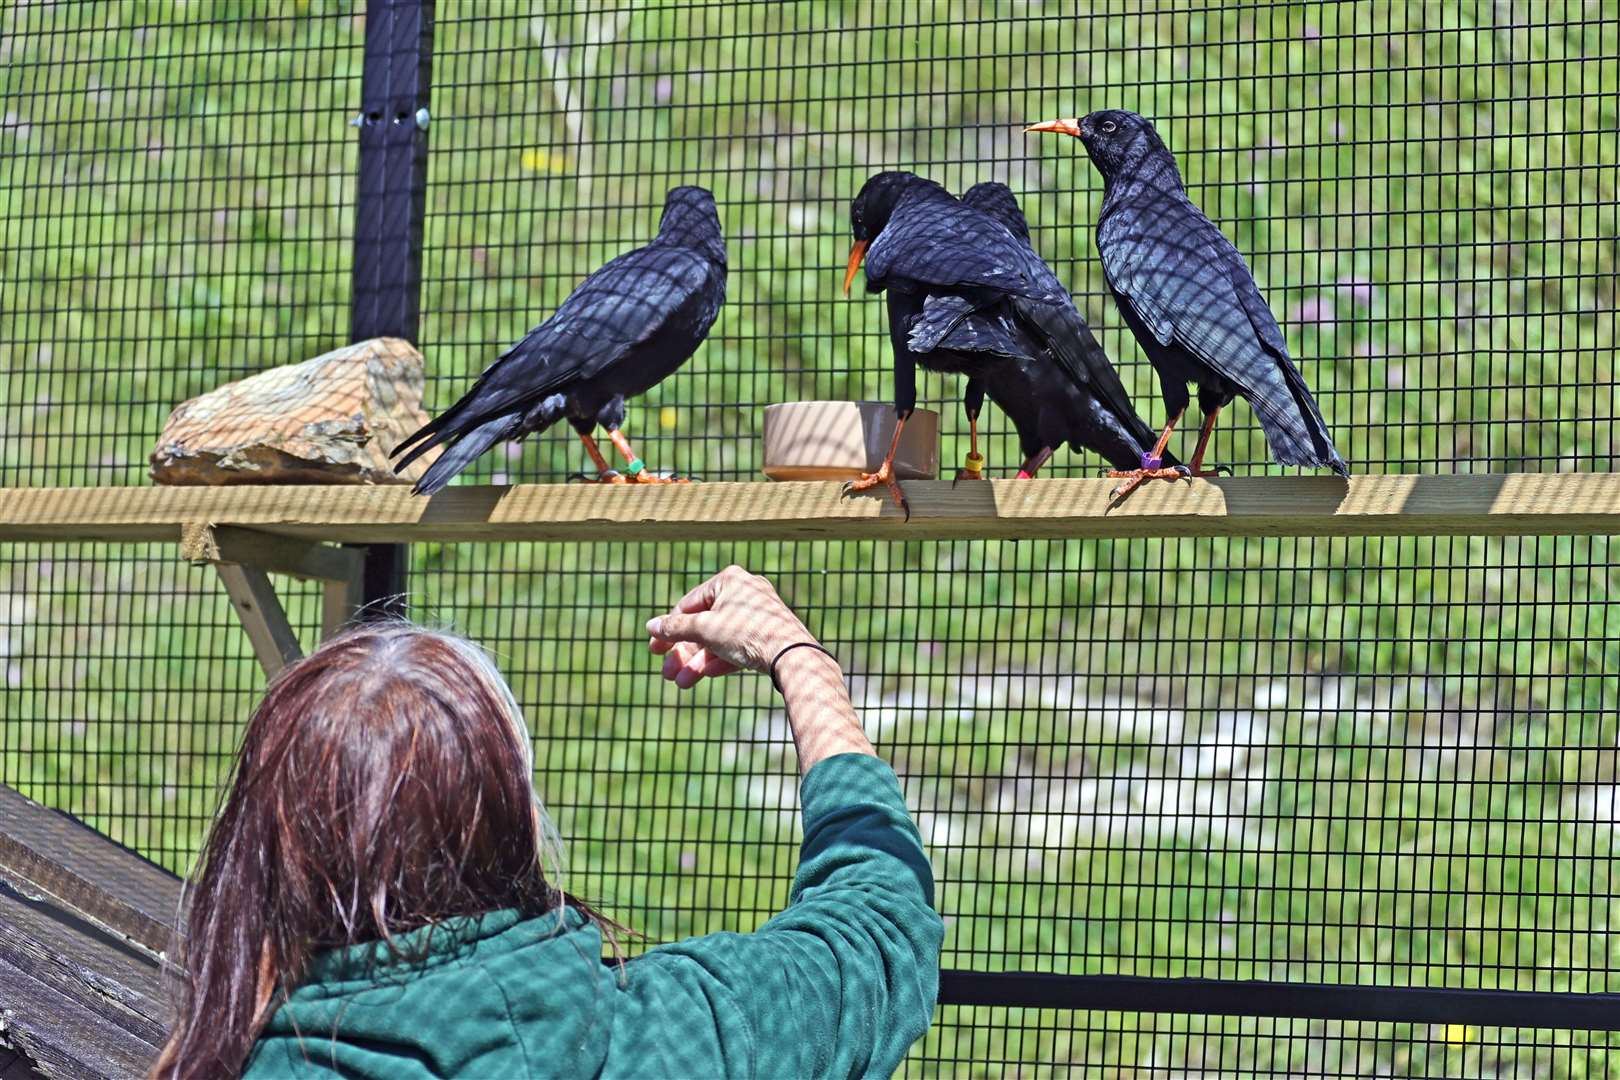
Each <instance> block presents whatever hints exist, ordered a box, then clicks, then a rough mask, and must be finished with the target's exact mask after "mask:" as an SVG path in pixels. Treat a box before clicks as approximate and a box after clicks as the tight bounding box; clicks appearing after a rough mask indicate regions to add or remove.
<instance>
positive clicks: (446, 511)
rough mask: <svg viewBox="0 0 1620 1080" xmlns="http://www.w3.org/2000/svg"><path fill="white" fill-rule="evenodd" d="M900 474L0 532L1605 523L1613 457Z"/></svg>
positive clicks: (1005, 534)
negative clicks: (1594, 467) (1153, 477)
mask: <svg viewBox="0 0 1620 1080" xmlns="http://www.w3.org/2000/svg"><path fill="white" fill-rule="evenodd" d="M1114 483H1115V482H1114V481H1111V480H1103V479H1097V480H1089V479H1085V480H1034V481H1027V480H989V481H973V482H963V483H959V484H954V485H953V484H952V483H951V482H950V481H944V480H932V481H912V482H908V483H906V484H905V490H906V493H907V497H908V499H909V500H910V503H911V510H912V514H911V520H910V521H909V522H908V521H906V520H905V519H904V518H903V516H902V515H901V513H900V511H899V509H898V508H896V507H895V506H894V505H893V504H892V503H891V502H889V501H888V500H887V499H884V498H878V497H876V496H875V495H860V496H855V497H846V496H844V495H842V486H841V485H839V484H836V483H827V482H820V483H768V482H756V483H712V484H679V485H659V486H647V487H625V486H606V485H594V484H520V485H516V486H513V487H477V486H467V487H452V488H449V489H446V490H445V491H443V492H441V493H439V494H438V495H437V496H435V497H433V498H432V499H423V498H419V497H417V496H414V495H412V494H411V493H410V491H409V490H408V489H407V488H405V487H346V486H330V487H322V486H305V487H247V486H242V487H221V488H202V487H173V488H163V487H121V488H10V489H0V541H31V542H43V541H53V540H55V541H69V540H71V541H87V540H88V541H97V540H100V541H153V540H157V541H176V540H178V539H179V536H180V531H181V528H182V526H184V525H188V524H189V525H196V524H207V525H214V526H234V527H240V528H246V529H254V530H258V531H261V532H267V533H274V534H278V535H281V536H291V537H299V538H302V539H305V540H317V541H327V542H338V543H356V544H361V543H363V544H393V543H400V544H409V543H427V542H436V543H477V542H491V541H510V540H566V541H581V542H583V541H616V542H623V541H644V540H656V541H666V542H674V541H681V540H715V541H739V540H939V539H990V540H998V539H1001V540H1016V539H1038V538H1083V537H1095V538H1107V537H1114V538H1131V537H1153V536H1161V537H1174V536H1457V535H1513V534H1520V535H1530V534H1548V535H1551V534H1593V533H1620V474H1612V475H1611V474H1607V473H1539V474H1538V473H1513V474H1483V475H1456V476H1407V475H1400V476H1357V477H1352V478H1351V479H1349V480H1348V481H1347V480H1342V479H1340V478H1338V477H1332V476H1272V477H1236V478H1220V479H1215V480H1190V481H1180V482H1176V483H1165V482H1156V483H1153V484H1149V485H1147V486H1146V487H1144V488H1142V489H1141V490H1139V491H1137V492H1136V493H1135V494H1133V495H1132V496H1131V497H1130V498H1128V499H1126V500H1125V501H1124V503H1123V504H1121V505H1119V506H1111V505H1110V500H1109V492H1110V490H1111V489H1112V488H1113V486H1114Z"/></svg>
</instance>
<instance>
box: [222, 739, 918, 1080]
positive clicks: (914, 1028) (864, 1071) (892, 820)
mask: <svg viewBox="0 0 1620 1080" xmlns="http://www.w3.org/2000/svg"><path fill="white" fill-rule="evenodd" d="M800 799H801V802H802V804H803V807H804V845H803V847H802V848H801V851H800V856H799V872H798V874H797V875H796V876H795V877H794V879H793V892H792V898H791V901H790V902H789V904H788V907H787V910H785V911H783V912H782V913H781V914H780V915H777V916H775V917H774V918H772V919H770V920H769V921H767V922H766V923H765V924H764V925H763V926H761V927H760V928H759V929H757V930H755V931H754V932H753V933H751V934H729V933H725V934H709V935H707V936H706V937H698V938H692V939H690V940H687V941H681V942H677V943H675V944H671V945H660V946H658V947H656V948H653V949H650V950H648V951H647V952H646V953H644V954H643V955H641V956H639V957H637V958H635V959H633V960H631V961H629V962H628V963H626V964H625V965H624V970H623V972H622V974H621V972H620V970H619V969H618V968H617V967H616V966H609V965H604V964H603V963H602V962H601V955H602V940H601V936H600V935H599V934H598V932H597V930H596V928H595V927H594V926H591V925H590V924H588V923H587V922H586V921H585V919H584V918H583V917H582V916H581V915H579V913H577V912H575V911H572V910H569V911H567V912H565V913H562V914H548V915H545V916H541V917H538V918H524V917H522V916H520V915H519V914H518V913H517V912H514V911H494V912H490V913H489V914H487V915H484V916H481V917H478V918H469V919H462V920H455V921H453V922H451V923H445V924H441V925H439V926H437V927H435V928H433V930H432V937H431V939H430V940H429V941H428V943H427V948H428V954H427V959H426V960H425V961H424V962H421V963H412V964H408V965H407V964H393V965H390V964H387V963H386V962H379V960H380V958H382V957H384V956H385V953H384V952H383V951H382V949H381V947H380V946H378V945H367V946H357V947H355V948H352V949H345V950H338V951H334V952H331V953H326V954H323V955H321V956H319V957H317V958H316V961H315V963H314V966H313V969H312V972H311V977H310V979H309V980H308V981H307V982H306V983H305V984H304V985H302V986H300V987H298V988H297V989H296V990H295V991H294V992H293V993H292V994H291V995H290V997H289V998H288V1000H287V1001H286V1003H285V1004H283V1005H282V1006H281V1008H279V1009H278V1010H277V1011H276V1012H275V1014H274V1015H273V1016H272V1017H271V1018H270V1022H269V1024H268V1025H267V1027H266V1028H265V1031H264V1034H263V1035H262V1036H261V1038H260V1040H259V1042H258V1045H257V1046H255V1048H254V1051H253V1055H252V1056H251V1057H250V1058H249V1060H248V1067H247V1070H246V1073H245V1076H246V1077H248V1078H249V1080H269V1078H272V1077H336V1076H342V1077H377V1078H387V1080H410V1078H426V1077H493V1078H504V1077H513V1078H517V1077H530V1076H555V1077H660V1078H663V1077H669V1078H677V1080H678V1078H681V1077H694V1078H695V1077H721V1076H780V1077H794V1078H799V1077H815V1076H888V1075H890V1074H891V1073H892V1072H893V1071H894V1070H895V1068H896V1067H897V1066H898V1064H899V1062H900V1059H901V1057H902V1056H903V1055H904V1054H905V1052H906V1049H907V1048H908V1047H909V1046H910V1045H911V1044H912V1043H913V1042H914V1041H916V1039H917V1038H918V1037H920V1036H921V1035H922V1033H923V1032H924V1031H925V1030H926V1029H927V1027H928V1021H929V1018H930V1017H931V1016H932V1015H933V1009H934V998H935V994H936V992H937V990H938V988H939V949H940V942H941V940H942V939H943V936H944V926H943V924H942V922H941V921H940V917H939V915H938V914H936V913H935V911H934V908H933V891H934V883H933V875H932V873H931V872H930V871H929V867H928V860H927V857H926V856H925V855H924V854H923V849H922V841H921V838H920V837H919V836H918V834H917V829H916V826H914V825H913V824H912V822H911V818H910V816H909V815H908V814H907V812H906V806H905V802H904V800H903V799H902V797H901V794H900V786H899V784H898V782H897V781H896V780H895V776H894V773H893V771H892V770H891V769H890V768H889V766H888V765H886V764H884V763H883V762H882V761H879V760H878V759H877V758H874V757H869V756H866V755H862V754H841V755H839V756H837V757H833V758H828V759H827V760H825V761H822V762H820V763H818V764H817V765H816V766H815V767H814V768H812V769H811V770H810V773H809V775H807V776H806V777H805V778H804V782H803V784H802V785H801V789H800ZM415 933H416V934H417V935H421V934H425V933H427V931H425V930H419V931H416V932H415ZM419 943H420V939H419V938H414V936H412V937H409V938H408V939H407V941H406V942H405V944H406V945H407V946H409V945H413V944H419Z"/></svg>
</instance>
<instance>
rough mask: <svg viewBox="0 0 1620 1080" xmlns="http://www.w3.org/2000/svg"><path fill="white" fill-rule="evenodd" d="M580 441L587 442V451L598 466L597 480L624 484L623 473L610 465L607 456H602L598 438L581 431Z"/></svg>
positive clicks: (601, 482) (605, 482)
mask: <svg viewBox="0 0 1620 1080" xmlns="http://www.w3.org/2000/svg"><path fill="white" fill-rule="evenodd" d="M579 441H580V442H582V443H584V444H585V452H586V453H587V454H589V455H591V464H593V465H595V466H596V480H597V483H600V484H622V483H624V482H625V479H624V476H623V474H621V473H617V472H614V471H613V469H612V467H611V466H609V465H608V463H607V458H605V457H603V456H602V448H601V447H599V446H597V445H596V440H595V439H593V438H591V437H590V436H589V435H586V434H585V433H584V432H581V433H580V436H579Z"/></svg>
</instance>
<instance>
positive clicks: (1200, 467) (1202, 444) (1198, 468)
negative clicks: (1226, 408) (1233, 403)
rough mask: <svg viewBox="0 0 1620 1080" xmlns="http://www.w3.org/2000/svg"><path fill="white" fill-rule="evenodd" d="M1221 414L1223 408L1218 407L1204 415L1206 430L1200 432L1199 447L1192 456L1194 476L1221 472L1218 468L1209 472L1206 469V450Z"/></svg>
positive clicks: (1212, 474) (1213, 474)
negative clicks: (1216, 420) (1216, 419)
mask: <svg viewBox="0 0 1620 1080" xmlns="http://www.w3.org/2000/svg"><path fill="white" fill-rule="evenodd" d="M1220 414H1221V410H1220V409H1219V408H1217V409H1216V410H1215V411H1214V412H1212V413H1210V414H1209V415H1208V416H1206V417H1204V430H1203V431H1200V432H1199V433H1198V449H1196V450H1194V451H1193V456H1192V474H1193V475H1194V476H1216V475H1218V474H1219V473H1220V469H1218V468H1217V469H1211V470H1209V471H1208V472H1205V471H1204V451H1205V450H1208V449H1209V437H1210V436H1211V435H1213V434H1215V418H1216V417H1217V416H1219V415H1220Z"/></svg>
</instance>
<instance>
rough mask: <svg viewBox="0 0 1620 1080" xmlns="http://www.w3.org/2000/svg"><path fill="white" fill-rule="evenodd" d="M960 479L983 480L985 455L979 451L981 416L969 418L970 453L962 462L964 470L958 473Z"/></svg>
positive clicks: (957, 476)
mask: <svg viewBox="0 0 1620 1080" xmlns="http://www.w3.org/2000/svg"><path fill="white" fill-rule="evenodd" d="M956 478H957V479H958V480H983V479H984V456H983V455H982V454H980V453H979V418H978V417H977V416H973V417H969V418H968V455H967V460H966V461H964V462H962V471H961V472H959V473H957V474H956Z"/></svg>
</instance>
